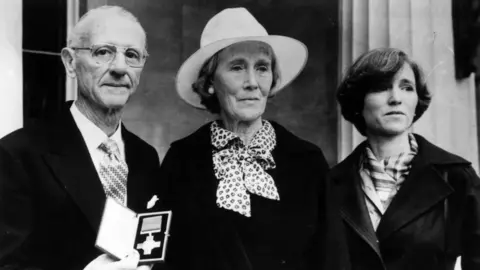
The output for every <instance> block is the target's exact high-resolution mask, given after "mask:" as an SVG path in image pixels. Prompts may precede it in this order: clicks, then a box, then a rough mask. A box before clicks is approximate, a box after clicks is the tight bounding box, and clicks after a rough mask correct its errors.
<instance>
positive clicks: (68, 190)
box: [0, 102, 159, 270]
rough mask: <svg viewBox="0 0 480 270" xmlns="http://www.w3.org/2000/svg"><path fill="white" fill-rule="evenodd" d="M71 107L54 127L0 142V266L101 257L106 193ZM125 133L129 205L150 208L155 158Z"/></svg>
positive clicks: (63, 264) (59, 264) (71, 265)
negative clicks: (99, 245) (99, 232)
mask: <svg viewBox="0 0 480 270" xmlns="http://www.w3.org/2000/svg"><path fill="white" fill-rule="evenodd" d="M70 104H71V103H70V102H69V103H68V105H67V106H66V108H65V111H64V113H63V115H61V116H60V118H59V119H58V120H56V121H55V122H52V123H48V124H41V125H38V126H35V127H32V128H23V129H20V130H18V131H15V132H13V133H11V134H9V135H7V136H6V137H4V138H2V139H1V140H0V269H27V268H28V269H46V270H51V269H62V270H64V269H69V270H74V269H83V268H84V267H85V266H86V265H87V264H88V263H89V262H90V261H91V260H93V259H94V258H96V256H98V255H100V254H101V253H100V251H99V250H98V249H96V248H95V246H94V245H95V239H96V235H97V230H98V227H99V224H100V218H101V215H102V211H103V206H104V203H105V193H104V191H103V187H102V184H101V182H100V179H99V177H98V175H97V171H96V170H95V166H94V164H93V162H92V159H91V157H90V154H89V152H88V149H87V146H86V144H85V143H84V140H83V137H82V135H81V133H80V131H79V130H78V128H77V126H76V124H75V122H74V120H73V117H72V115H71V113H70V112H69V110H68V108H69V107H70ZM122 127H123V126H122ZM122 136H123V139H124V142H125V154H126V162H127V164H128V168H129V174H128V184H127V190H128V191H127V192H128V194H127V201H128V207H129V208H131V209H133V210H134V211H136V212H139V211H145V209H146V204H147V202H148V200H149V199H150V198H151V197H152V196H153V192H152V184H153V180H157V177H156V174H157V173H158V169H159V160H158V155H157V153H156V151H155V149H154V148H153V147H151V146H150V145H148V144H147V143H146V142H144V141H143V140H141V139H140V138H138V137H137V136H135V135H134V134H132V133H131V132H129V131H128V130H127V129H125V128H123V129H122Z"/></svg>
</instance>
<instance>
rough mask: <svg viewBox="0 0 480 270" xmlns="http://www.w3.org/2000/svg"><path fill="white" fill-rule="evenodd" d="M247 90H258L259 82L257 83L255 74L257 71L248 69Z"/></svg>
mask: <svg viewBox="0 0 480 270" xmlns="http://www.w3.org/2000/svg"><path fill="white" fill-rule="evenodd" d="M245 88H246V89H249V90H255V89H257V88H258V81H257V74H255V70H254V69H253V68H252V69H248V71H247V74H246V78H245Z"/></svg>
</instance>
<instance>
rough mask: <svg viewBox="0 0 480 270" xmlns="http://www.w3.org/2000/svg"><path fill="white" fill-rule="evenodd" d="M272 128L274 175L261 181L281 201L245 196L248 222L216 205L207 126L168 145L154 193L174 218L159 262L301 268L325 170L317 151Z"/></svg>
mask: <svg viewBox="0 0 480 270" xmlns="http://www.w3.org/2000/svg"><path fill="white" fill-rule="evenodd" d="M272 125H273V127H274V129H275V133H276V136H277V146H276V147H275V149H274V150H273V151H272V155H273V158H274V160H275V163H276V168H275V169H271V170H267V173H269V174H270V175H271V176H272V177H273V179H274V181H275V184H276V186H277V188H278V192H279V195H280V201H274V200H269V199H265V198H263V197H260V196H256V195H252V194H251V195H250V198H251V205H252V216H251V217H250V218H247V217H244V216H242V215H240V214H237V213H236V212H233V211H230V210H225V209H222V208H219V207H218V206H217V205H216V190H217V186H218V181H219V180H217V178H216V177H215V175H214V172H213V160H212V150H213V149H212V145H211V143H210V124H207V125H205V126H203V127H201V128H200V129H199V130H198V131H196V132H195V133H193V134H192V135H190V136H188V137H186V138H184V139H182V140H179V141H177V142H174V143H173V144H172V145H171V148H170V149H169V151H168V153H167V155H166V157H165V159H164V161H163V163H162V166H161V171H162V173H161V178H160V179H161V181H162V187H161V188H160V189H161V190H162V191H164V192H165V194H164V195H163V199H165V200H166V202H165V203H166V204H167V207H168V208H171V209H172V210H173V219H172V231H171V237H170V240H169V245H170V247H169V251H168V253H167V255H166V260H167V263H169V264H170V265H171V266H173V267H174V268H175V269H209V270H215V269H222V270H229V269H242V270H243V269H245V270H247V269H264V270H269V269H305V268H307V265H308V264H309V263H310V261H309V260H310V257H309V256H310V255H312V240H313V239H314V237H313V235H314V234H315V232H316V229H317V226H316V224H317V219H318V218H319V206H318V200H319V197H320V196H321V195H320V194H321V193H322V192H323V191H321V187H322V183H324V182H325V181H324V177H325V175H326V173H327V171H328V165H327V162H326V160H325V158H324V156H323V154H322V152H321V150H320V149H319V148H318V147H317V146H315V145H313V144H311V143H309V142H306V141H304V140H301V139H299V138H298V137H296V136H294V135H293V134H292V133H290V132H288V131H287V130H286V129H285V128H283V127H281V126H280V125H278V124H276V123H274V122H272ZM317 254H318V253H317ZM317 254H315V256H317Z"/></svg>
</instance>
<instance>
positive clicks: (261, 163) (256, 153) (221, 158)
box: [210, 121, 280, 217]
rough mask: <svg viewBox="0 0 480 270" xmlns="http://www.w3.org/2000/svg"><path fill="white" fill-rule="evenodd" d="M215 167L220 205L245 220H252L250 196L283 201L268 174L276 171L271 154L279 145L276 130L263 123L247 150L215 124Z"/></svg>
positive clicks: (231, 134) (213, 136) (235, 138)
mask: <svg viewBox="0 0 480 270" xmlns="http://www.w3.org/2000/svg"><path fill="white" fill-rule="evenodd" d="M210 134H211V141H212V145H213V148H214V149H213V166H214V172H215V176H216V177H217V179H218V180H219V181H220V182H219V183H218V187H217V205H218V207H220V208H225V209H228V210H231V211H235V212H238V213H239V214H241V215H244V216H246V217H250V216H251V209H250V195H249V193H253V194H256V195H258V196H262V197H264V198H267V199H271V200H280V197H279V195H278V191H277V187H276V186H275V182H274V181H273V178H272V177H271V176H270V175H269V174H267V173H266V172H265V170H268V169H274V168H275V161H274V160H273V157H272V154H271V151H272V150H273V149H274V148H275V145H276V143H277V142H276V136H275V130H274V129H273V127H272V125H271V124H270V123H269V122H268V121H262V128H261V129H260V130H259V131H257V133H256V134H255V135H254V137H253V139H252V141H251V142H250V144H249V145H248V146H245V145H244V143H243V141H242V140H241V139H240V138H239V137H238V135H236V134H235V133H233V132H231V131H228V130H226V129H223V128H221V127H220V126H219V124H218V121H215V122H213V123H212V125H211V126H210Z"/></svg>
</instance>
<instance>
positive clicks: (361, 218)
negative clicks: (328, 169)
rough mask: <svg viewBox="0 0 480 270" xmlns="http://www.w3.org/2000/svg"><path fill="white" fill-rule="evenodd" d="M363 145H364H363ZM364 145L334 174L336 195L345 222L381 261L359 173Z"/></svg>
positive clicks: (340, 165)
mask: <svg viewBox="0 0 480 270" xmlns="http://www.w3.org/2000/svg"><path fill="white" fill-rule="evenodd" d="M362 145H363V144H362ZM362 145H360V146H359V147H357V149H355V151H354V152H353V153H352V155H350V156H349V157H348V158H347V159H346V160H345V161H343V162H342V163H341V164H339V166H338V167H337V168H336V169H335V171H334V172H333V173H332V177H333V179H334V185H335V189H336V190H337V192H336V194H337V195H338V196H339V200H338V202H339V204H340V205H339V206H340V215H341V216H342V218H343V219H344V220H345V222H346V223H347V224H348V225H349V226H350V227H351V228H352V229H353V231H355V232H356V233H357V234H358V235H359V236H360V237H361V238H362V239H364V240H365V241H366V242H367V243H368V245H370V246H371V247H372V248H373V249H374V250H375V252H376V253H377V254H378V257H379V258H380V259H381V255H380V248H379V246H378V241H377V237H376V235H375V231H374V230H373V226H372V222H371V220H370V217H369V214H368V210H367V206H366V203H365V195H364V193H363V190H362V188H361V181H362V180H361V178H360V175H359V173H358V170H359V166H358V160H359V158H360V155H361V149H363V147H362Z"/></svg>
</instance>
